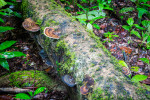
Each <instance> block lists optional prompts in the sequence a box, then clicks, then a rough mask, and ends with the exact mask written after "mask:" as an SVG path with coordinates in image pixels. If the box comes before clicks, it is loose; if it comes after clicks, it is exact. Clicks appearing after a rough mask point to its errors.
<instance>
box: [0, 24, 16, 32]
mask: <svg viewBox="0 0 150 100" xmlns="http://www.w3.org/2000/svg"><path fill="white" fill-rule="evenodd" d="M12 29H14V28H13V27H9V26H5V27H3V26H0V33H2V32H6V31H8V30H12Z"/></svg>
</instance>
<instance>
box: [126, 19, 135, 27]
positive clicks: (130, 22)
mask: <svg viewBox="0 0 150 100" xmlns="http://www.w3.org/2000/svg"><path fill="white" fill-rule="evenodd" d="M127 23H128V24H129V25H130V26H133V23H134V20H133V18H128V20H127Z"/></svg>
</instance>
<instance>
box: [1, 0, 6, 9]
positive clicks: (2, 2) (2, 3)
mask: <svg viewBox="0 0 150 100" xmlns="http://www.w3.org/2000/svg"><path fill="white" fill-rule="evenodd" d="M6 4H7V3H6V2H5V1H4V0H0V8H1V7H3V6H5V5H6Z"/></svg>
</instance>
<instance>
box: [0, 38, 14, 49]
mask: <svg viewBox="0 0 150 100" xmlns="http://www.w3.org/2000/svg"><path fill="white" fill-rule="evenodd" d="M15 43H16V41H13V40H12V41H5V42H3V43H1V44H0V51H1V50H4V49H6V48H8V47H10V46H12V45H13V44H15Z"/></svg>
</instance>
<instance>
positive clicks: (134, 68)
mask: <svg viewBox="0 0 150 100" xmlns="http://www.w3.org/2000/svg"><path fill="white" fill-rule="evenodd" d="M139 69H140V68H139V67H138V66H132V67H131V71H134V72H138V71H139Z"/></svg>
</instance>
